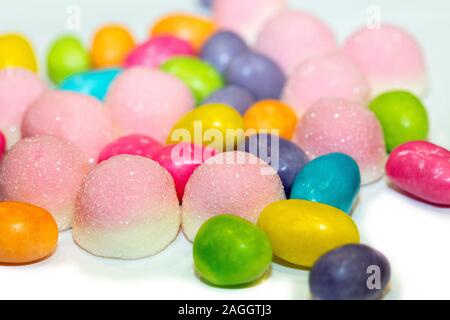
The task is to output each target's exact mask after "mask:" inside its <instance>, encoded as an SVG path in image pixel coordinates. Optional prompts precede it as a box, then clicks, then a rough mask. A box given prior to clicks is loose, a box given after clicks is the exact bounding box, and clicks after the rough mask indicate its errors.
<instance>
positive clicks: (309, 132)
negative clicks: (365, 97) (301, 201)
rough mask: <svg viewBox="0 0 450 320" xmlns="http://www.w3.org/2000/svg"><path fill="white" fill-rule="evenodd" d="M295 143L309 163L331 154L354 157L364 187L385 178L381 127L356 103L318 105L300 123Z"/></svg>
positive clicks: (324, 102)
mask: <svg viewBox="0 0 450 320" xmlns="http://www.w3.org/2000/svg"><path fill="white" fill-rule="evenodd" d="M294 141H295V142H296V143H297V144H298V145H299V146H300V147H301V148H302V149H303V150H304V151H305V152H306V153H307V154H308V156H309V157H310V158H311V159H314V158H316V157H319V156H322V155H325V154H328V153H333V152H341V153H345V154H347V155H349V156H351V157H353V159H355V161H356V162H357V163H358V165H359V169H360V171H361V180H362V183H363V184H368V183H371V182H374V181H375V180H377V179H379V178H381V177H382V176H383V174H384V166H385V163H386V146H385V143H384V136H383V131H382V128H381V125H380V123H379V122H378V120H377V118H376V117H375V115H374V114H373V113H372V112H371V111H369V110H368V109H367V108H364V107H362V106H360V105H359V104H357V103H353V102H348V101H346V100H343V99H332V98H330V99H324V100H321V101H319V102H317V103H316V104H314V105H313V106H312V107H311V108H310V109H309V110H308V111H307V112H306V113H305V115H304V117H303V118H302V120H301V121H300V122H299V124H298V126H297V129H296V132H295V136H294Z"/></svg>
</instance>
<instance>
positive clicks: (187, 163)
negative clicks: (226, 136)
mask: <svg viewBox="0 0 450 320" xmlns="http://www.w3.org/2000/svg"><path fill="white" fill-rule="evenodd" d="M215 154H216V152H215V150H214V149H210V148H204V147H202V146H199V145H196V144H193V143H179V144H173V145H168V146H165V147H162V148H160V149H159V150H157V151H156V152H155V153H154V154H153V156H152V159H153V160H155V161H156V162H158V163H159V164H160V165H161V166H162V167H163V168H165V169H166V170H167V171H169V173H170V174H171V175H172V177H173V179H174V181H175V188H176V190H177V195H178V199H179V200H180V202H181V200H182V199H183V195H184V189H185V187H186V183H187V182H188V180H189V178H190V177H191V175H192V173H193V172H194V171H195V169H197V168H198V167H199V166H200V165H201V164H202V163H203V162H205V161H206V160H207V159H209V158H211V157H212V156H214V155H215Z"/></svg>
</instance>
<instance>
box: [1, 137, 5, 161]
mask: <svg viewBox="0 0 450 320" xmlns="http://www.w3.org/2000/svg"><path fill="white" fill-rule="evenodd" d="M5 150H6V139H5V136H4V135H3V132H1V131H0V160H1V159H2V157H3V153H5Z"/></svg>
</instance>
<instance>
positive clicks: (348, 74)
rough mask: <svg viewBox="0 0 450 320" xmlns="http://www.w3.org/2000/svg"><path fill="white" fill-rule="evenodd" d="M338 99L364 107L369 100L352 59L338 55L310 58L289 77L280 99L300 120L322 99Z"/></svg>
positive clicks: (365, 87) (362, 80)
mask: <svg viewBox="0 0 450 320" xmlns="http://www.w3.org/2000/svg"><path fill="white" fill-rule="evenodd" d="M330 97H333V98H341V99H346V100H349V101H354V102H357V103H360V104H362V105H366V104H367V102H369V99H370V87H369V84H368V82H367V80H366V78H365V77H364V75H363V74H362V73H361V71H360V70H359V69H358V68H357V67H356V66H355V64H353V62H352V61H351V60H349V59H348V58H346V57H345V56H343V55H341V54H331V55H326V56H321V57H316V58H311V59H308V60H307V61H305V62H304V63H302V64H301V65H300V66H299V67H298V68H297V69H296V70H295V71H294V72H293V73H292V75H291V76H290V78H289V80H288V82H287V84H286V87H285V89H284V92H283V100H284V101H286V103H287V104H289V105H291V106H292V107H293V108H294V109H295V111H296V112H297V115H298V116H299V117H301V116H303V114H304V113H305V112H306V111H307V110H308V108H309V107H311V106H312V105H313V104H314V103H316V102H317V101H319V100H320V99H323V98H330Z"/></svg>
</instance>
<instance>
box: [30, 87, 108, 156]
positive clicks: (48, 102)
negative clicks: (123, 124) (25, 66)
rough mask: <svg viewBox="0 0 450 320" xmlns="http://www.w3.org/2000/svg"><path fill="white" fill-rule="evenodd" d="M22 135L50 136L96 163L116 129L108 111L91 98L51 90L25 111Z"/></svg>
mask: <svg viewBox="0 0 450 320" xmlns="http://www.w3.org/2000/svg"><path fill="white" fill-rule="evenodd" d="M22 135H23V136H24V137H31V136H34V135H51V136H56V137H60V138H64V139H67V140H69V141H72V142H73V143H74V144H76V145H77V146H78V147H79V148H80V149H81V150H82V151H83V152H84V153H85V154H86V156H87V157H88V158H89V161H90V162H92V163H94V162H96V161H97V159H98V155H99V154H100V151H101V150H102V149H103V148H104V147H105V146H106V145H107V144H108V143H109V142H111V141H112V140H113V139H114V135H115V129H114V126H113V124H112V121H111V117H110V115H109V113H108V111H107V110H106V109H105V107H104V106H103V105H102V104H101V103H100V102H99V101H98V100H97V99H94V98H92V97H90V96H87V95H83V94H78V93H74V92H69V91H56V90H55V91H54V90H48V91H46V92H45V93H43V94H42V95H41V96H40V97H39V98H38V99H37V100H36V101H35V102H34V103H33V104H32V105H31V106H30V107H29V108H28V110H27V111H26V113H25V115H24V118H23V123H22Z"/></svg>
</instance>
